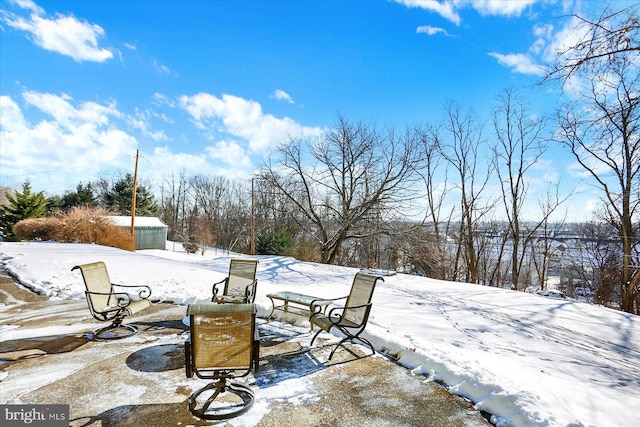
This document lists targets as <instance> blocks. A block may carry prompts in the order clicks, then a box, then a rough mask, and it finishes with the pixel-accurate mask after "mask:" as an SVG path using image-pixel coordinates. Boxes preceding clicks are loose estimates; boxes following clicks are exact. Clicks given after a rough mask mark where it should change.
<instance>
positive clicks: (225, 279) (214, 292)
mask: <svg viewBox="0 0 640 427" xmlns="http://www.w3.org/2000/svg"><path fill="white" fill-rule="evenodd" d="M227 280H229V278H228V277H225V278H224V279H222V280H221V281H219V282H216V283H214V284H213V287H212V288H211V293H212V294H213V298H215V297H216V296H217V295H218V293H220V292H221V291H220V290H219V289H218V285H220V284H222V283H225V284H226V283H227ZM213 298H212V299H211V301H213Z"/></svg>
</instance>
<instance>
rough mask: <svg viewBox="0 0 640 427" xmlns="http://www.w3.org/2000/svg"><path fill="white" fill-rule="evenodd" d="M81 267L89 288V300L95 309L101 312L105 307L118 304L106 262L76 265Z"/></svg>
mask: <svg viewBox="0 0 640 427" xmlns="http://www.w3.org/2000/svg"><path fill="white" fill-rule="evenodd" d="M76 268H79V269H80V272H82V278H83V279H84V285H85V287H86V288H87V291H88V292H87V301H89V303H90V304H91V306H92V307H93V310H94V311H97V312H101V311H104V308H105V307H107V306H109V305H111V304H116V299H115V297H114V296H113V286H112V285H111V279H110V278H109V273H108V272H107V266H106V265H105V263H104V262H102V261H98V262H92V263H90V264H83V265H78V266H76V267H74V269H76Z"/></svg>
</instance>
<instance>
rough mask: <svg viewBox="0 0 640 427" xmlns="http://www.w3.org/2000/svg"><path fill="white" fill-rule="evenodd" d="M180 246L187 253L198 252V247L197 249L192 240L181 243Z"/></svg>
mask: <svg viewBox="0 0 640 427" xmlns="http://www.w3.org/2000/svg"><path fill="white" fill-rule="evenodd" d="M182 247H183V248H184V250H185V251H187V253H189V254H195V253H196V252H198V249H199V248H198V244H197V243H193V242H184V243H183V244H182Z"/></svg>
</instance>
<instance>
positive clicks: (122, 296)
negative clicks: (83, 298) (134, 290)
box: [85, 291, 132, 313]
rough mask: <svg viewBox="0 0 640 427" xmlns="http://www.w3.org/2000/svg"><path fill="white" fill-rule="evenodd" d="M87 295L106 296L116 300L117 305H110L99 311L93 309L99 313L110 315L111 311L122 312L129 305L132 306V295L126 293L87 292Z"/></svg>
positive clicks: (94, 308)
mask: <svg viewBox="0 0 640 427" xmlns="http://www.w3.org/2000/svg"><path fill="white" fill-rule="evenodd" d="M85 294H87V295H104V296H108V297H110V298H115V300H116V303H115V305H113V304H109V305H107V306H104V307H102V309H100V310H98V309H97V308H96V307H92V309H93V310H94V311H96V312H97V313H108V312H110V311H115V310H122V309H123V308H127V306H128V305H129V304H131V301H132V300H131V295H129V294H128V293H126V292H90V291H85Z"/></svg>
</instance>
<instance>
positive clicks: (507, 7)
mask: <svg viewBox="0 0 640 427" xmlns="http://www.w3.org/2000/svg"><path fill="white" fill-rule="evenodd" d="M395 1H396V2H398V3H401V4H403V5H404V6H406V7H410V8H420V9H424V10H428V11H430V12H434V13H437V14H438V15H440V16H442V17H443V18H445V19H447V20H449V21H451V22H453V23H454V24H456V25H460V22H461V21H462V19H461V18H460V10H462V9H465V8H472V9H475V10H476V11H477V12H478V13H479V14H481V15H483V16H488V15H496V16H507V17H510V16H520V15H521V14H522V12H523V11H524V10H525V9H527V8H528V7H529V6H530V5H532V4H534V3H537V2H539V1H540V0H442V1H438V0H395Z"/></svg>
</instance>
